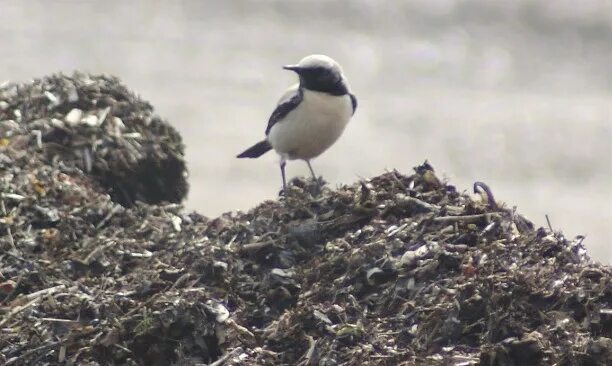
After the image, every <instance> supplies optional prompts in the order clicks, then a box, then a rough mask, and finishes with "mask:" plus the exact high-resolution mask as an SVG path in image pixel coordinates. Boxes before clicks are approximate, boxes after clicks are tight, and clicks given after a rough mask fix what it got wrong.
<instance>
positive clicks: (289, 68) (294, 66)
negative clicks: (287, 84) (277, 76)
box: [283, 65, 302, 74]
mask: <svg viewBox="0 0 612 366" xmlns="http://www.w3.org/2000/svg"><path fill="white" fill-rule="evenodd" d="M283 69H285V70H291V71H295V72H297V73H298V74H299V73H300V71H301V70H302V68H301V67H300V66H298V65H285V66H283Z"/></svg>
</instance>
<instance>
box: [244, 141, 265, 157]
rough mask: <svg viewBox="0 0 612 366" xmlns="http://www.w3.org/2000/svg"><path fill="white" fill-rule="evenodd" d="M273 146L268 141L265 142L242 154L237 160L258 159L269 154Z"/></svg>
mask: <svg viewBox="0 0 612 366" xmlns="http://www.w3.org/2000/svg"><path fill="white" fill-rule="evenodd" d="M270 149H272V146H271V145H270V143H269V142H268V140H263V141H260V142H258V143H256V144H255V145H253V146H251V147H249V148H248V149H246V150H244V151H243V152H242V153H240V154H239V155H238V156H237V158H258V157H260V156H262V155H263V154H265V153H267V152H268V151H269V150H270Z"/></svg>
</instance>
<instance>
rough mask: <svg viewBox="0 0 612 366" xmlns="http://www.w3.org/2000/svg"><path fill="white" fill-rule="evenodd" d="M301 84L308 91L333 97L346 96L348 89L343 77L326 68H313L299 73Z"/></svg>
mask: <svg viewBox="0 0 612 366" xmlns="http://www.w3.org/2000/svg"><path fill="white" fill-rule="evenodd" d="M299 75H300V83H301V84H302V87H304V88H305V89H308V90H314V91H320V92H324V93H328V94H331V95H344V94H346V93H348V89H347V88H346V85H344V82H343V81H342V77H341V76H340V75H339V74H337V73H335V72H333V71H331V70H329V69H326V68H324V67H313V68H307V69H301V70H300V71H299Z"/></svg>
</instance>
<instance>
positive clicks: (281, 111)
mask: <svg viewBox="0 0 612 366" xmlns="http://www.w3.org/2000/svg"><path fill="white" fill-rule="evenodd" d="M302 98H303V93H302V90H300V89H298V90H297V92H296V93H295V95H294V96H292V97H291V98H290V99H288V100H286V101H284V102H282V103H279V104H278V105H277V106H276V109H275V110H274V112H272V115H271V116H270V119H268V127H266V136H268V134H269V133H270V130H271V129H272V126H274V125H275V124H276V123H277V122H278V121H280V120H282V119H283V118H285V117H286V116H287V115H288V114H289V112H291V111H292V110H294V109H295V107H297V106H298V105H299V104H300V102H301V101H302Z"/></svg>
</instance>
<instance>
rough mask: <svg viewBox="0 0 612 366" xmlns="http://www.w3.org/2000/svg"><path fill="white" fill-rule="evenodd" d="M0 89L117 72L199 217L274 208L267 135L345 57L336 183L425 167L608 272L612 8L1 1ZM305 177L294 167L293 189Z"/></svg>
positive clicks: (571, 4) (541, 1) (276, 180)
mask: <svg viewBox="0 0 612 366" xmlns="http://www.w3.org/2000/svg"><path fill="white" fill-rule="evenodd" d="M0 9H1V10H0V81H3V80H12V81H18V82H25V81H28V80H30V79H32V78H36V77H40V76H43V75H46V74H50V73H53V72H57V71H63V72H68V73H69V72H72V70H75V69H79V70H84V71H88V72H92V73H110V74H115V75H117V76H119V77H121V78H122V79H123V80H124V82H125V83H126V84H127V85H128V86H129V87H130V88H131V89H133V90H135V91H136V92H137V93H139V94H140V95H141V96H142V97H143V98H144V99H146V100H149V101H150V102H151V103H152V104H153V105H154V106H155V108H156V110H157V112H158V113H159V114H160V115H161V116H163V117H164V118H166V119H168V120H169V121H170V122H171V123H172V124H173V125H174V126H176V127H177V128H178V129H179V130H180V132H181V133H182V135H183V137H184V140H185V144H186V145H187V159H188V162H189V168H190V176H191V178H190V182H191V191H190V195H189V200H188V201H187V207H188V208H189V209H195V210H197V211H199V212H201V213H203V214H205V215H208V216H216V215H218V214H220V213H222V212H225V211H230V210H236V209H242V210H246V209H248V208H250V207H252V206H253V205H255V204H256V203H258V202H261V201H262V200H265V199H273V198H274V197H275V196H276V194H277V193H278V191H279V189H280V186H281V180H280V175H279V170H278V167H277V162H278V160H277V157H276V156H274V154H272V153H269V154H267V155H264V156H263V157H262V158H260V159H258V160H238V159H235V158H234V156H235V155H236V154H237V153H239V152H241V151H242V150H243V149H244V148H246V147H248V146H250V145H251V144H252V143H254V142H256V141H258V140H260V139H261V138H262V137H263V133H264V130H265V126H266V123H267V119H268V117H269V114H270V113H271V111H272V109H273V108H274V105H275V103H276V101H277V99H278V98H279V97H280V95H281V94H282V92H283V91H284V89H285V88H286V87H287V86H288V85H290V84H291V83H293V82H295V76H294V75H293V74H292V73H290V72H287V71H284V70H282V69H281V66H282V65H283V64H288V63H295V62H297V61H299V60H300V58H302V57H303V56H305V55H308V54H311V53H324V54H327V55H329V56H332V57H333V58H335V59H336V60H337V61H338V62H340V63H341V64H342V65H343V67H344V71H345V74H346V75H347V77H348V78H349V80H350V83H351V87H352V89H353V92H354V93H355V94H356V95H357V97H358V98H359V102H360V104H359V108H358V110H357V113H356V115H355V117H354V118H353V120H352V122H351V123H350V124H349V126H348V128H347V130H346V132H345V133H344V135H343V137H342V138H341V139H340V140H339V141H338V143H336V145H334V146H333V147H332V148H331V149H330V150H329V151H328V152H327V153H325V154H323V155H322V156H321V157H319V158H318V159H316V160H315V161H314V162H313V165H314V168H315V170H316V171H317V173H318V174H321V175H323V176H324V177H325V179H326V180H327V181H329V182H330V184H331V185H332V186H336V185H340V184H350V183H353V182H355V181H356V180H358V179H359V178H360V177H371V176H373V175H378V174H380V173H382V172H383V171H384V170H385V169H394V168H395V169H398V170H399V171H401V172H404V173H410V172H411V169H412V167H414V166H416V165H418V164H420V163H422V162H423V161H424V160H425V159H428V160H429V161H430V162H431V163H432V164H433V165H434V167H435V168H436V170H437V172H438V173H439V175H441V176H445V177H447V178H449V179H450V181H451V183H452V184H454V185H456V186H457V187H458V189H460V190H470V189H471V185H472V183H473V182H474V181H476V180H480V181H484V182H486V183H488V184H489V185H490V186H491V187H492V189H493V192H494V193H495V195H496V197H497V198H498V199H499V200H501V201H505V202H507V203H508V204H509V205H516V206H518V210H519V211H520V212H521V213H523V214H525V215H526V216H527V217H528V218H529V219H531V220H533V221H534V222H535V223H536V225H546V220H545V214H548V215H549V217H550V220H551V223H552V225H553V227H554V228H555V229H558V230H562V231H563V232H564V233H565V234H566V235H567V236H568V237H570V238H571V237H573V236H575V235H578V234H583V235H586V236H587V239H586V241H585V243H586V245H587V247H588V248H589V250H590V254H591V256H592V257H594V258H595V259H598V260H600V261H602V262H607V263H612V245H610V244H611V243H610V238H611V237H612V184H611V182H612V162H611V157H612V72H611V65H612V1H604V0H581V1H580V2H576V1H570V0H556V1H548V0H514V1H512V2H506V1H503V2H502V1H490V0H471V1H467V0H465V1H451V0H403V1H398V0H396V1H393V2H386V1H364V0H362V1H350V2H348V1H334V0H326V1H322V0H318V1H313V0H302V1H239V0H234V1H223V2H221V1H201V0H183V1H155V0H147V1H140V2H139V1H109V0H92V1H53V2H50V1H45V0H22V1H11V0H0ZM307 173H308V170H307V168H306V166H305V164H303V163H301V162H293V163H290V164H289V165H288V174H289V176H295V175H305V174H307Z"/></svg>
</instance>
